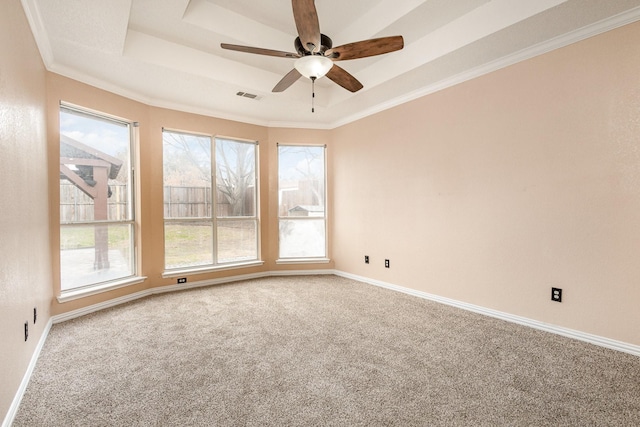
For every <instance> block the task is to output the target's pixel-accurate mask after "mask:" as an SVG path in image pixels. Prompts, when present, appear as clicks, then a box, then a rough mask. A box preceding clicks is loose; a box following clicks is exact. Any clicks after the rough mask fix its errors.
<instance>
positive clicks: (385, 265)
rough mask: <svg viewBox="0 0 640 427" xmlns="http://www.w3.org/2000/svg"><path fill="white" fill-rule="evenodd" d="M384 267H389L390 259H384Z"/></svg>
mask: <svg viewBox="0 0 640 427" xmlns="http://www.w3.org/2000/svg"><path fill="white" fill-rule="evenodd" d="M384 268H389V260H388V259H385V260H384Z"/></svg>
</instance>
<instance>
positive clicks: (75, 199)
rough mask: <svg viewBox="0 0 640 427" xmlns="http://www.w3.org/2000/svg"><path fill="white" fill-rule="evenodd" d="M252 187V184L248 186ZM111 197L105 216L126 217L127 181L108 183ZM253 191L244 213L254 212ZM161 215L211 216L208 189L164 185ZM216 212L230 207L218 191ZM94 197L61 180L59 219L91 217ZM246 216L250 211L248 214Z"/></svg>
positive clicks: (228, 211)
mask: <svg viewBox="0 0 640 427" xmlns="http://www.w3.org/2000/svg"><path fill="white" fill-rule="evenodd" d="M250 188H251V187H250ZM109 189H110V190H111V197H109V198H108V199H107V207H108V217H107V218H108V219H109V220H110V221H120V220H126V219H127V209H128V200H127V198H128V193H127V185H126V184H110V185H109ZM252 194H253V190H252V189H251V190H249V191H247V198H246V200H244V201H243V208H244V210H245V212H253V211H254V206H253V205H254V203H253V197H252ZM163 196H164V218H210V217H211V207H212V201H211V189H210V188H209V187H177V186H165V187H164V195H163ZM218 200H219V201H220V203H218V208H217V215H219V216H227V215H231V206H230V205H229V203H228V202H226V200H225V197H224V196H222V194H221V193H219V194H218ZM93 215H94V209H93V199H91V197H89V196H87V195H86V194H84V193H83V192H82V191H81V190H80V189H79V188H78V187H76V186H75V185H73V184H72V183H70V182H68V181H66V180H61V181H60V221H61V222H77V221H91V220H93V219H94V216H93ZM248 215H249V216H250V215H251V213H249V214H248Z"/></svg>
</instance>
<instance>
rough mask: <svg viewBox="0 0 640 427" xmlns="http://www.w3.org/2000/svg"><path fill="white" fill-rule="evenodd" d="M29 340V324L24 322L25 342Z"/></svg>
mask: <svg viewBox="0 0 640 427" xmlns="http://www.w3.org/2000/svg"><path fill="white" fill-rule="evenodd" d="M27 338H29V322H24V340H25V341H27Z"/></svg>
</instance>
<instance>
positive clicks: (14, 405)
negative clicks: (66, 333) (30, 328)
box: [2, 319, 53, 427]
mask: <svg viewBox="0 0 640 427" xmlns="http://www.w3.org/2000/svg"><path fill="white" fill-rule="evenodd" d="M52 324H53V322H52V320H51V319H49V321H48V322H47V324H46V325H45V326H44V330H43V331H42V335H41V336H40V340H39V341H38V345H36V348H35V350H34V351H33V354H32V355H31V360H30V361H29V365H28V366H27V371H26V372H25V373H24V376H23V377H22V381H21V382H20V387H18V391H17V392H16V395H15V396H14V398H13V402H11V406H9V411H8V412H7V415H6V416H5V418H4V421H3V422H2V427H9V426H11V424H13V420H14V419H15V417H16V414H17V413H18V407H20V402H21V401H22V396H24V392H25V391H26V390H27V385H28V384H29V380H30V379H31V375H32V374H33V370H34V369H35V367H36V363H37V362H38V357H40V352H41V351H42V347H44V343H45V342H46V341H47V337H48V336H49V331H50V330H51V325H52Z"/></svg>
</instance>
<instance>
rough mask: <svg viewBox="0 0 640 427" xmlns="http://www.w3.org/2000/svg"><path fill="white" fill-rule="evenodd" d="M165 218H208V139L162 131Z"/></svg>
mask: <svg viewBox="0 0 640 427" xmlns="http://www.w3.org/2000/svg"><path fill="white" fill-rule="evenodd" d="M162 141H163V156H164V160H163V165H164V166H163V179H164V217H165V218H210V217H211V138H210V137H208V136H199V135H188V134H184V133H179V132H169V131H163V133H162Z"/></svg>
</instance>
